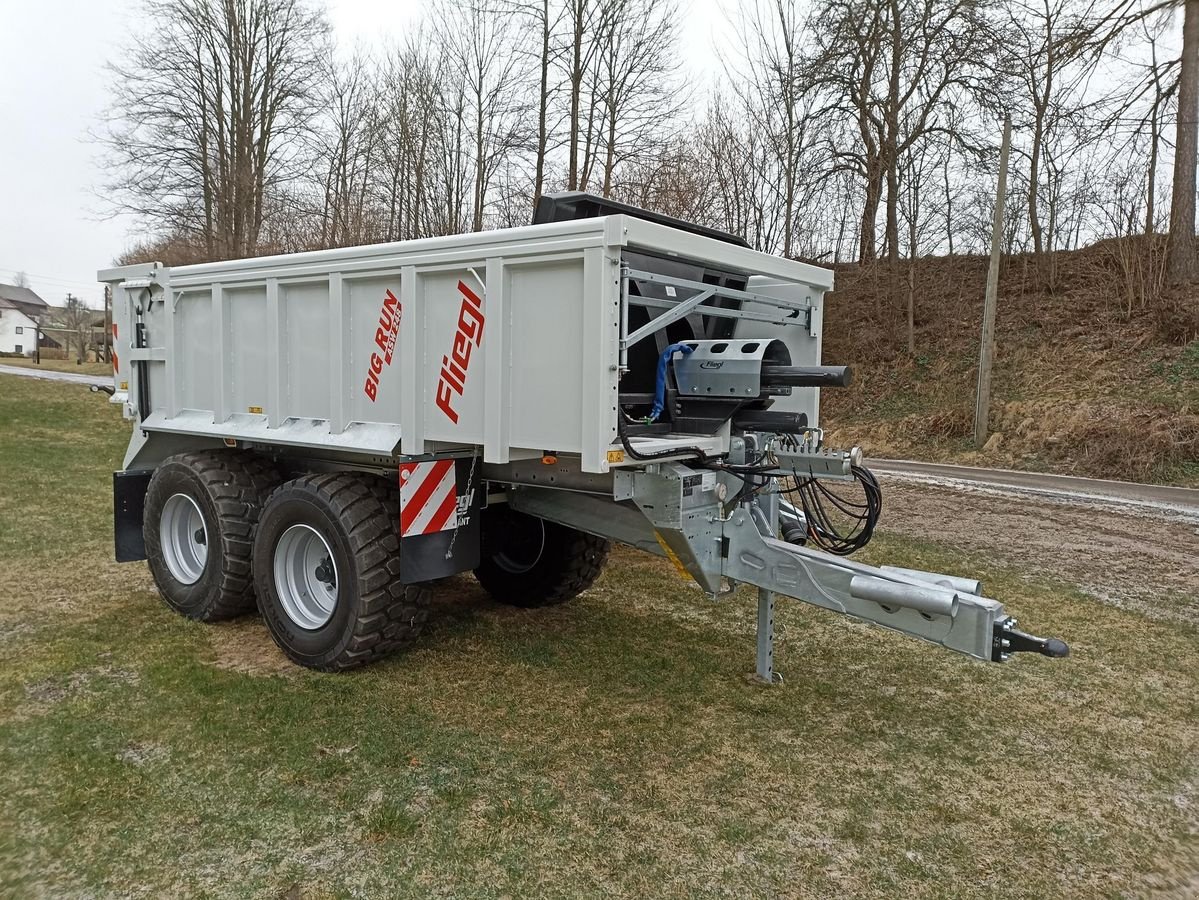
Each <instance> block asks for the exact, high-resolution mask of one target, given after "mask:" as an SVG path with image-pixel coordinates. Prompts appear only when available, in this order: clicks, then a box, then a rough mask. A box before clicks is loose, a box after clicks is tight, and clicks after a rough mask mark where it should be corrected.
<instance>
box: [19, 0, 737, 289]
mask: <svg viewBox="0 0 1199 900" xmlns="http://www.w3.org/2000/svg"><path fill="white" fill-rule="evenodd" d="M729 2H731V0H724V2H722V0H681V3H680V5H681V6H682V7H683V8H684V10H686V11H687V12H686V14H685V15H683V16H682V22H683V35H682V38H683V40H682V46H683V47H684V48H685V53H684V57H685V58H689V59H692V60H698V61H699V62H698V63H697V64H694V65H693V68H694V71H693V72H692V73H691V75H692V77H693V78H692V80H693V82H694V80H696V79H698V80H704V78H705V76H706V74H707V71H708V70H709V69H710V68H711V67H712V66H715V65H717V63H716V60H715V59H714V55H713V54H712V53H711V48H712V46H713V34H714V33H715V32H717V31H719V30H720V28H721V25H722V23H723V22H724V14H723V12H722V6H725V5H728V3H729ZM424 5H425V3H424V0H331V2H329V4H328V7H329V16H330V21H331V23H332V25H333V30H334V34H335V36H336V38H337V41H338V43H339V45H341V46H343V47H349V46H353V45H354V44H355V43H357V42H362V43H366V44H368V45H375V46H378V45H386V44H387V43H389V41H390V39H391V38H392V37H393V36H398V35H400V34H402V33H403V31H404V29H405V27H409V26H411V24H412V23H413V22H414V21H415V20H416V19H417V18H418V17H419V15H420V12H421V9H422V7H423V6H424ZM137 9H138V5H137V2H136V0H83V2H79V0H32V2H31V0H0V38H2V39H3V47H4V50H3V52H2V53H0V282H9V283H11V282H12V281H13V278H14V276H15V275H16V273H17V272H18V271H24V272H26V273H27V274H28V276H29V280H30V283H31V286H32V287H33V289H34V290H35V291H37V292H38V294H40V295H41V296H42V298H43V299H45V300H46V302H48V303H51V304H53V305H56V306H58V305H61V304H62V302H63V299H64V298H65V297H66V294H67V292H68V291H69V292H71V293H73V294H75V295H76V296H81V297H84V298H85V299H86V300H87V301H88V302H89V303H90V304H91V305H93V306H99V305H100V303H101V302H102V297H103V291H102V289H101V287H100V286H99V285H97V284H96V283H95V281H94V278H95V275H96V270H97V269H100V268H103V267H105V266H108V265H111V264H112V261H113V259H114V258H115V257H116V256H118V255H119V254H120V253H122V252H123V251H124V250H125V249H127V248H128V246H129V245H130V244H131V243H132V242H133V241H134V240H135V239H136V238H137V237H138V235H139V232H138V229H137V223H136V222H134V221H132V220H130V219H128V218H124V217H121V218H117V219H102V218H101V217H100V215H99V212H100V210H101V209H102V207H103V203H102V201H101V200H100V198H99V197H98V196H97V194H96V193H95V192H96V190H97V189H98V186H99V183H100V181H101V180H102V177H101V174H100V171H99V168H98V166H97V161H96V148H95V147H94V146H93V145H92V144H91V143H90V142H89V140H88V137H87V132H88V129H89V128H94V127H95V126H96V124H97V122H98V119H99V116H100V113H101V111H102V110H103V109H104V107H105V105H106V102H107V95H106V89H107V84H106V75H105V73H104V71H103V68H102V67H103V64H104V62H105V60H106V59H108V58H110V56H111V54H114V53H119V52H120V50H121V48H122V47H126V46H128V35H129V34H130V32H131V31H132V30H136V29H134V28H132V26H134V25H136V17H137ZM165 49H168V48H164V50H165ZM697 51H698V52H697Z"/></svg>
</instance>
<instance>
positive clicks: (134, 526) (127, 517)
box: [112, 469, 154, 562]
mask: <svg viewBox="0 0 1199 900" xmlns="http://www.w3.org/2000/svg"><path fill="white" fill-rule="evenodd" d="M153 474H154V472H153V471H152V470H151V469H142V470H139V471H136V472H113V473H112V534H113V544H114V549H115V551H116V558H117V562H136V561H138V560H139V559H145V558H146V542H145V540H144V539H143V538H142V519H143V518H144V517H145V510H146V490H147V488H149V487H150V476H151V475H153Z"/></svg>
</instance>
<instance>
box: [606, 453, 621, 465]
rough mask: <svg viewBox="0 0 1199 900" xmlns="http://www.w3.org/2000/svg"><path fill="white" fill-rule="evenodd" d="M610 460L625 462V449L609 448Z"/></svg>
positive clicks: (612, 461)
mask: <svg viewBox="0 0 1199 900" xmlns="http://www.w3.org/2000/svg"><path fill="white" fill-rule="evenodd" d="M608 462H610V463H622V462H624V451H623V450H609V451H608Z"/></svg>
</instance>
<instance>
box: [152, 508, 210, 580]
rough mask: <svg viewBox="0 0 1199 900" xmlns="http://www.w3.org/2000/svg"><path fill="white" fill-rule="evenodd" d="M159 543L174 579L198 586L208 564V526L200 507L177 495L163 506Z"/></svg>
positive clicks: (159, 524)
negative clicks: (197, 583)
mask: <svg viewBox="0 0 1199 900" xmlns="http://www.w3.org/2000/svg"><path fill="white" fill-rule="evenodd" d="M158 542H159V544H160V545H161V546H162V557H163V561H164V562H165V563H166V565H167V571H168V572H170V573H171V577H172V578H174V579H175V580H176V581H178V582H179V583H180V584H195V583H196V582H197V581H199V580H200V576H201V575H203V574H204V566H205V565H206V564H207V562H208V526H207V525H206V524H205V522H204V515H203V514H202V513H201V512H200V507H199V505H198V504H197V503H196V501H195V500H193V499H192V498H191V497H189V496H188V495H187V494H173V495H171V496H170V497H168V498H167V502H166V503H164V504H163V506H162V518H161V519H160V520H159V523H158Z"/></svg>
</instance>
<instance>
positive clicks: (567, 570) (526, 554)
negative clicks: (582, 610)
mask: <svg viewBox="0 0 1199 900" xmlns="http://www.w3.org/2000/svg"><path fill="white" fill-rule="evenodd" d="M611 547H612V544H611V542H610V541H608V540H606V539H604V538H601V537H596V536H595V535H591V534H586V533H585V532H582V531H576V530H575V529H573V528H568V527H566V526H565V525H558V524H556V523H554V522H547V521H546V520H545V519H540V518H538V517H536V516H530V515H526V514H525V513H520V512H516V511H515V510H512V509H509V508H508V505H507V504H500V505H497V506H492V507H488V508H487V509H486V510H484V513H483V555H482V561H481V562H480V563H479V567H478V568H477V569H475V578H477V579H478V581H479V584H481V585H482V586H483V588H484V589H485V590H486V591H487V592H488V593H489V594H491V596H492V597H494V598H495V599H496V600H498V601H500V602H501V603H508V604H510V605H512V606H523V607H527V608H532V607H538V606H554V605H557V604H559V603H565V602H566V601H567V600H570V599H572V598H573V597H576V596H578V595H579V594H581V593H582V592H583V591H585V590H587V588H589V587H591V585H592V584H593V583H594V582H595V579H597V578H599V576H600V573H601V572H602V571H603V570H604V563H605V562H607V560H608V551H609V550H610V549H611Z"/></svg>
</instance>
